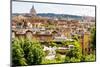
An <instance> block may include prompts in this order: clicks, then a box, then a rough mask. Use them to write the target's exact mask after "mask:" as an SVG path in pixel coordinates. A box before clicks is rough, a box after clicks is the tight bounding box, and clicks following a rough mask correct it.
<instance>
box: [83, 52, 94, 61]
mask: <svg viewBox="0 0 100 67" xmlns="http://www.w3.org/2000/svg"><path fill="white" fill-rule="evenodd" d="M95 60H96V58H95V55H94V54H90V55H86V56H84V55H83V56H82V59H81V61H82V62H92V61H95Z"/></svg>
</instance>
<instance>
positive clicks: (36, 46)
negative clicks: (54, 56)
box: [12, 38, 44, 66]
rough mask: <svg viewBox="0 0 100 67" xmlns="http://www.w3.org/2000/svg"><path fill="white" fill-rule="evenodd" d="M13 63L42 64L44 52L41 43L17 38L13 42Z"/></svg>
mask: <svg viewBox="0 0 100 67" xmlns="http://www.w3.org/2000/svg"><path fill="white" fill-rule="evenodd" d="M12 55H13V57H12V59H13V61H12V63H13V65H17V66H19V65H34V64H41V62H42V59H43V58H44V52H43V49H42V47H41V44H40V43H39V42H38V41H36V40H29V39H23V38H20V39H15V40H14V41H13V42H12Z"/></svg>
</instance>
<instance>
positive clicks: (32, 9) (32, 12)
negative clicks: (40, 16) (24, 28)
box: [30, 5, 36, 16]
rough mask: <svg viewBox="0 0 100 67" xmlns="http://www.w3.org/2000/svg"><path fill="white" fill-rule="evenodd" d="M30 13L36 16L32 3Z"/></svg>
mask: <svg viewBox="0 0 100 67" xmlns="http://www.w3.org/2000/svg"><path fill="white" fill-rule="evenodd" d="M30 14H31V16H36V11H35V9H34V5H33V6H32V8H31V9H30Z"/></svg>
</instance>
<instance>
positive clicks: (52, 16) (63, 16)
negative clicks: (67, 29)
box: [12, 13, 95, 21]
mask: <svg viewBox="0 0 100 67" xmlns="http://www.w3.org/2000/svg"><path fill="white" fill-rule="evenodd" d="M17 15H23V16H29V17H30V16H31V15H30V14H29V13H13V14H12V16H17ZM37 16H41V17H48V18H50V19H59V20H66V19H69V20H70V19H71V20H80V21H82V20H90V21H95V18H94V17H90V16H78V15H69V14H54V13H38V14H37Z"/></svg>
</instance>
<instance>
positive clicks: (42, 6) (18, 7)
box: [12, 1, 95, 17]
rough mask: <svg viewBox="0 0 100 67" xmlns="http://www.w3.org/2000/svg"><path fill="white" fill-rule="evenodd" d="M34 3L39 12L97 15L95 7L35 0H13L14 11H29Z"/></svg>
mask: <svg viewBox="0 0 100 67" xmlns="http://www.w3.org/2000/svg"><path fill="white" fill-rule="evenodd" d="M33 5H34V8H35V10H36V12H37V13H55V14H71V15H80V16H92V17H95V7H93V6H79V5H63V4H49V3H36V2H35V3H34V2H15V1H13V2H12V13H29V12H30V9H31V8H32V6H33Z"/></svg>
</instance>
